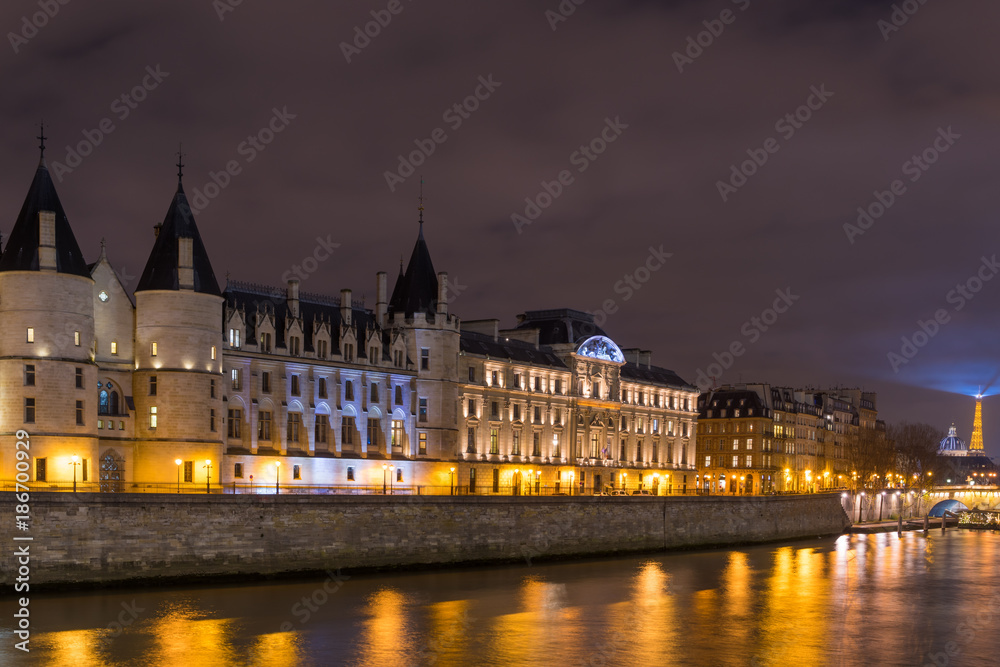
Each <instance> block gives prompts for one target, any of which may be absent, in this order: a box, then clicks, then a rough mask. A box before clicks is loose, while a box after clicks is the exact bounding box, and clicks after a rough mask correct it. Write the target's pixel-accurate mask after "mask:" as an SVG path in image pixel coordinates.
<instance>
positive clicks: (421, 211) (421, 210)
mask: <svg viewBox="0 0 1000 667" xmlns="http://www.w3.org/2000/svg"><path fill="white" fill-rule="evenodd" d="M418 201H419V202H420V206H418V207H417V210H418V211H420V224H421V225H423V224H424V175H423V174H421V175H420V197H419V198H418Z"/></svg>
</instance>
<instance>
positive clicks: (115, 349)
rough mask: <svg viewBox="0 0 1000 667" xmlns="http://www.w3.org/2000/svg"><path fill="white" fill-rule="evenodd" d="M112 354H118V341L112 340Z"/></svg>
mask: <svg viewBox="0 0 1000 667" xmlns="http://www.w3.org/2000/svg"><path fill="white" fill-rule="evenodd" d="M111 354H118V341H116V340H113V341H111Z"/></svg>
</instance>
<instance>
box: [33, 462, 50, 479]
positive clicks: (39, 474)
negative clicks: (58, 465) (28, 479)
mask: <svg viewBox="0 0 1000 667" xmlns="http://www.w3.org/2000/svg"><path fill="white" fill-rule="evenodd" d="M47 463H48V459H35V481H36V482H44V481H45V473H46V468H47V467H48V465H47Z"/></svg>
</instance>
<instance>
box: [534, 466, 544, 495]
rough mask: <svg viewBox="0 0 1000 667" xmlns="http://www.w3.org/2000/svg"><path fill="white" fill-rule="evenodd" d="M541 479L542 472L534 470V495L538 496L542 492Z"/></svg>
mask: <svg viewBox="0 0 1000 667" xmlns="http://www.w3.org/2000/svg"><path fill="white" fill-rule="evenodd" d="M541 477H542V471H541V470H536V471H535V493H538V494H540V493H541V492H542V485H541Z"/></svg>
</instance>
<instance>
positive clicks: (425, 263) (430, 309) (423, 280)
mask: <svg viewBox="0 0 1000 667" xmlns="http://www.w3.org/2000/svg"><path fill="white" fill-rule="evenodd" d="M400 268H402V264H400ZM437 297H438V279H437V274H436V273H435V272H434V263H433V262H432V261H431V254H430V251H429V250H428V249H427V241H425V240H424V228H423V221H421V225H420V233H419V234H418V235H417V242H416V244H414V246H413V252H412V253H411V254H410V261H409V263H408V264H407V265H406V273H405V274H402V273H401V274H400V276H399V278H398V279H397V280H396V287H395V289H393V291H392V298H391V299H389V311H390V312H393V313H399V314H402V315H404V316H405V317H412V316H413V314H414V313H426V314H428V315H433V314H434V313H435V311H436V305H435V304H436V302H437Z"/></svg>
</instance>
